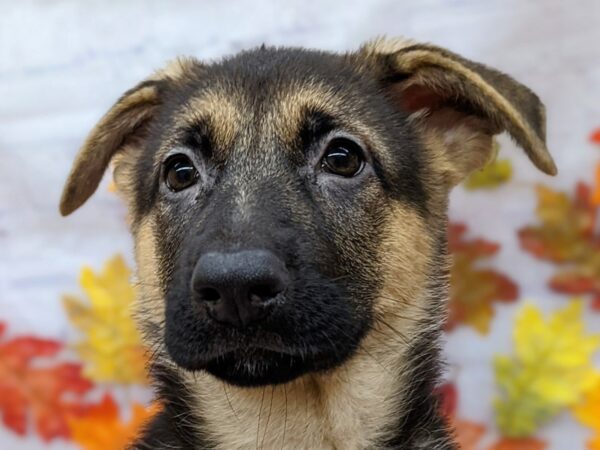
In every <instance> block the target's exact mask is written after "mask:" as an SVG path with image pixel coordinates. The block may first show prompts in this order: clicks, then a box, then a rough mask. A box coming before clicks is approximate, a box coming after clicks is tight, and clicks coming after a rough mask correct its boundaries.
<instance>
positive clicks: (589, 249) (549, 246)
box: [519, 183, 600, 309]
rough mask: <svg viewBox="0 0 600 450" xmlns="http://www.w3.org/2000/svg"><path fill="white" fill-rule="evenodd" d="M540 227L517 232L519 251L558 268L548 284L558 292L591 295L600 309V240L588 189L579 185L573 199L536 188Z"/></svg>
mask: <svg viewBox="0 0 600 450" xmlns="http://www.w3.org/2000/svg"><path fill="white" fill-rule="evenodd" d="M537 195H538V206H537V215H538V217H539V219H540V222H541V223H540V224H538V225H535V226H528V227H525V228H522V229H521V230H519V240H520V242H521V247H522V248H523V249H524V250H526V251H528V252H530V253H532V254H533V255H534V256H536V257H537V258H539V259H543V260H546V261H551V262H553V263H556V264H558V265H560V266H561V267H560V270H559V271H558V272H556V273H555V275H554V276H553V277H552V278H551V279H550V280H549V285H550V287H551V288H552V289H554V290H556V291H557V292H562V293H566V294H570V295H582V294H592V295H593V296H594V302H593V304H592V305H593V306H594V307H595V308H598V309H600V236H599V235H598V232H597V230H596V226H597V222H596V220H597V219H596V216H597V213H598V205H595V204H594V202H593V201H592V193H591V190H590V188H589V186H588V185H586V184H584V183H579V184H578V185H577V187H576V190H575V195H574V196H573V197H570V196H569V195H567V194H566V193H564V192H556V191H553V190H552V189H550V188H547V187H545V186H538V187H537Z"/></svg>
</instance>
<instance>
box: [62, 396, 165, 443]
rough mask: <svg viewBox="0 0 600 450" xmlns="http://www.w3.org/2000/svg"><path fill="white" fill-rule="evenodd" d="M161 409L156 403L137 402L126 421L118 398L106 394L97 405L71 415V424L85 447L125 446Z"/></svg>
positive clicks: (75, 438)
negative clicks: (143, 403)
mask: <svg viewBox="0 0 600 450" xmlns="http://www.w3.org/2000/svg"><path fill="white" fill-rule="evenodd" d="M158 410H159V407H158V406H157V405H153V406H150V407H148V408H145V407H143V406H142V405H139V404H134V405H133V407H132V413H131V419H130V420H128V421H126V422H123V421H122V420H121V418H120V417H119V408H118V406H117V404H116V403H115V400H114V399H113V398H112V397H111V396H110V395H108V394H106V395H105V396H104V397H103V399H102V401H101V402H100V403H99V404H98V405H95V406H92V407H90V408H88V409H87V411H86V412H85V413H84V414H80V415H78V416H73V417H71V418H69V428H70V431H71V436H72V439H73V441H74V442H75V443H76V444H78V445H79V446H80V447H81V448H82V449H84V450H123V449H124V448H126V447H127V445H128V444H129V443H131V442H132V441H133V440H134V439H135V438H136V436H137V435H138V433H139V432H140V430H141V428H142V426H143V425H144V424H145V423H146V422H147V421H148V420H150V419H151V418H152V416H153V415H154V414H156V413H157V412H158Z"/></svg>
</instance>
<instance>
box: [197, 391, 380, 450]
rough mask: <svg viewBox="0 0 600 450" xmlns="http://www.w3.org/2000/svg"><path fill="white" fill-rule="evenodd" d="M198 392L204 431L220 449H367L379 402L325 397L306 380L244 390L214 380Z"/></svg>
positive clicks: (372, 432)
mask: <svg viewBox="0 0 600 450" xmlns="http://www.w3.org/2000/svg"><path fill="white" fill-rule="evenodd" d="M210 384H211V385H212V388H208V387H207V386H205V387H204V389H202V391H203V392H202V393H199V394H200V397H199V398H198V404H199V408H200V411H199V412H200V414H201V415H202V417H203V419H204V420H203V428H204V429H203V430H202V431H203V434H204V433H205V434H206V435H208V436H209V437H210V439H211V440H212V441H214V442H216V443H217V448H218V449H223V450H225V449H227V450H234V449H256V448H263V449H324V450H325V449H331V450H333V449H350V450H351V449H364V448H368V447H369V444H372V442H373V440H374V439H375V437H376V435H377V434H378V433H377V432H374V430H375V429H376V428H377V427H374V426H373V425H374V424H373V423H372V421H373V416H377V415H378V414H377V408H374V410H371V411H369V408H368V407H358V406H357V405H356V404H355V403H354V402H352V401H351V399H348V398H346V399H343V398H334V399H331V398H323V396H322V395H318V393H317V392H315V390H314V389H313V388H312V387H310V386H307V385H306V383H305V382H304V381H301V382H298V383H291V384H288V385H285V386H283V385H280V386H267V387H265V388H264V389H263V388H259V389H253V390H243V389H235V388H232V387H231V386H226V385H224V384H223V383H218V384H219V386H216V385H215V384H213V383H210Z"/></svg>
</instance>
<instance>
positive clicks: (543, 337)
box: [494, 300, 600, 438]
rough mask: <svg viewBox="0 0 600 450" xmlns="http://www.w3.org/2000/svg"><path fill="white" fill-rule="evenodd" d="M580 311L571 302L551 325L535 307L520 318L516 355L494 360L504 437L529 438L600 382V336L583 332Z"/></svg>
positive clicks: (523, 311)
mask: <svg viewBox="0 0 600 450" xmlns="http://www.w3.org/2000/svg"><path fill="white" fill-rule="evenodd" d="M582 311H583V304H582V302H581V301H576V300H573V301H572V302H570V303H569V304H568V305H567V306H566V307H565V308H563V309H561V310H558V311H557V312H555V313H554V314H552V315H551V316H550V318H548V319H547V320H546V319H544V317H543V316H542V313H541V311H540V310H539V309H538V308H536V307H535V306H533V305H525V306H524V307H523V308H522V309H521V311H520V312H519V314H518V316H517V319H516V323H515V327H514V343H515V354H514V355H513V356H499V355H498V356H496V358H495V360H494V371H495V376H496V384H497V385H498V387H499V390H500V395H499V396H498V397H497V398H496V399H495V401H494V409H495V412H496V422H497V424H498V428H499V429H500V431H501V433H502V435H503V436H506V437H515V438H520V437H530V436H531V435H532V434H534V432H535V431H536V429H537V428H538V427H539V426H540V425H542V424H543V423H545V422H547V421H548V420H549V419H551V418H552V417H554V416H555V415H556V414H558V413H559V412H560V410H561V409H563V408H565V407H569V406H572V405H574V404H576V403H577V402H578V401H580V399H581V396H582V395H583V393H584V392H585V391H586V390H588V389H590V388H591V386H593V385H594V384H595V383H596V382H597V381H598V375H597V373H596V372H595V371H594V368H593V364H592V355H593V354H594V352H595V351H596V350H597V349H598V348H600V335H589V334H587V333H586V332H585V329H584V324H583V321H582Z"/></svg>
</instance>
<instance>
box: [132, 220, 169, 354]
mask: <svg viewBox="0 0 600 450" xmlns="http://www.w3.org/2000/svg"><path fill="white" fill-rule="evenodd" d="M154 227H155V225H154V219H153V218H152V216H148V217H147V218H145V219H144V220H143V221H142V222H141V223H140V224H139V225H138V226H137V227H136V229H135V230H133V235H134V243H135V260H136V266H137V279H138V283H137V284H136V286H137V302H136V304H135V316H136V318H137V319H138V322H140V325H143V326H142V327H141V328H144V326H145V325H147V324H148V323H150V324H154V325H156V326H157V329H159V330H162V329H163V324H164V321H165V301H164V293H163V292H162V289H161V288H160V286H159V283H160V282H159V275H158V274H159V266H158V264H159V261H158V257H157V247H156V232H155V228H154ZM146 343H147V344H149V345H150V346H151V351H153V352H157V351H160V350H162V345H163V344H162V337H161V336H153V338H152V339H146ZM157 346H160V347H161V348H160V349H159V348H157Z"/></svg>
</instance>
